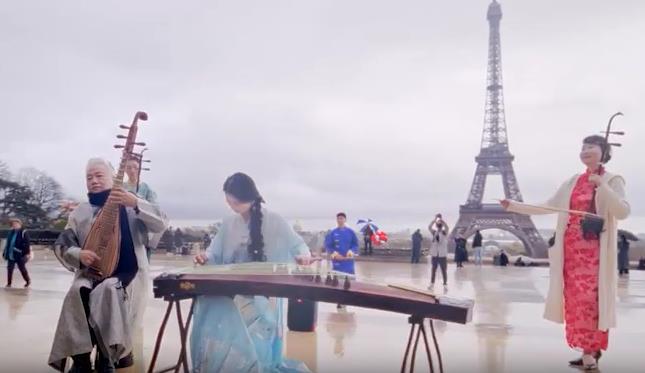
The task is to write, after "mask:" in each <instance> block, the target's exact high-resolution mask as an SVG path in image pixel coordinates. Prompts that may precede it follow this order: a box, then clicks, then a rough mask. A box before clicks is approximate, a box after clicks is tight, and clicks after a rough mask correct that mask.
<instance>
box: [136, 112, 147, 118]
mask: <svg viewBox="0 0 645 373" xmlns="http://www.w3.org/2000/svg"><path fill="white" fill-rule="evenodd" d="M136 116H137V118H139V119H140V120H148V113H146V112H145V111H137V114H136Z"/></svg>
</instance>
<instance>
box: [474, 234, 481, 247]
mask: <svg viewBox="0 0 645 373" xmlns="http://www.w3.org/2000/svg"><path fill="white" fill-rule="evenodd" d="M482 239H483V237H482V235H481V233H475V237H474V238H473V247H482Z"/></svg>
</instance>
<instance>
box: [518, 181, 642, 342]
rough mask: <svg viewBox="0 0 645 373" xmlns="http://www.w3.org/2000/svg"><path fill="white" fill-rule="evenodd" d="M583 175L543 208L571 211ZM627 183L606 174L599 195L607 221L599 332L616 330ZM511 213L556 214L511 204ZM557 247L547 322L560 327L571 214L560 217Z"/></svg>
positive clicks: (599, 211) (551, 254)
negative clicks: (621, 225) (620, 228)
mask: <svg viewBox="0 0 645 373" xmlns="http://www.w3.org/2000/svg"><path fill="white" fill-rule="evenodd" d="M579 177H580V175H575V176H573V177H572V178H570V179H569V180H567V181H566V182H565V183H564V184H562V186H560V188H559V189H558V191H557V192H556V193H555V195H554V196H553V197H551V198H550V199H549V200H548V201H547V202H546V203H544V204H543V205H541V206H544V207H549V206H551V207H557V208H562V209H569V206H570V199H571V193H572V192H573V188H574V187H575V185H576V181H577V180H578V178H579ZM624 188H625V180H624V179H623V178H622V177H621V176H619V175H614V174H611V173H608V172H606V173H605V174H604V175H603V177H602V183H601V185H600V186H599V187H598V188H597V192H596V209H597V214H598V215H600V216H602V217H603V218H604V219H605V226H604V231H603V232H602V233H601V234H600V268H599V273H598V312H599V320H598V329H599V330H608V329H609V328H614V327H616V291H617V278H618V274H617V273H616V272H617V269H616V268H617V263H616V261H617V254H616V250H617V248H616V246H617V242H618V240H617V230H618V224H617V220H622V219H625V218H627V216H628V215H629V213H630V207H629V204H628V203H627V201H626V200H625V190H624ZM508 210H509V211H511V212H517V213H520V214H526V215H545V214H553V213H554V212H553V211H552V210H549V209H545V208H542V207H540V206H529V205H526V204H523V203H520V202H515V201H511V203H510V205H509V208H508ZM558 215H559V216H558V225H557V228H556V236H555V244H554V245H553V247H551V248H550V249H549V264H550V268H549V271H550V279H549V293H548V295H547V298H546V304H545V309H544V318H546V319H547V320H550V321H554V322H557V323H563V322H564V299H563V298H564V279H563V270H564V233H565V230H566V228H567V223H568V218H569V217H568V214H566V213H558Z"/></svg>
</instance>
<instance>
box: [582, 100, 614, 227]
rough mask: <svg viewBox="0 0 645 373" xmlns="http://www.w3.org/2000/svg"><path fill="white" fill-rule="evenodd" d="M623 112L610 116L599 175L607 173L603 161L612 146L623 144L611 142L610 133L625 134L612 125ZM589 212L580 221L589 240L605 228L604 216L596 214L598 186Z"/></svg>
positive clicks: (597, 172)
mask: <svg viewBox="0 0 645 373" xmlns="http://www.w3.org/2000/svg"><path fill="white" fill-rule="evenodd" d="M621 115H623V113H621V112H618V113H616V114H614V115H612V116H611V118H609V123H608V124H607V129H606V130H605V132H604V135H605V143H606V144H607V146H606V147H603V149H602V154H601V156H600V162H601V164H600V166H599V167H598V170H597V171H596V172H595V173H596V174H597V175H603V174H604V173H605V167H604V166H603V163H604V162H605V161H606V159H607V154H608V153H607V152H608V151H609V147H610V146H621V144H619V143H611V142H609V136H610V135H618V136H622V135H624V134H625V132H623V131H612V129H611V125H612V122H613V121H614V118H616V117H617V116H621ZM588 212H589V214H587V215H585V216H584V218H583V219H582V220H581V221H580V226H581V228H582V235H583V237H584V238H585V239H588V240H593V239H598V238H599V237H600V233H602V231H603V230H604V226H605V221H604V219H603V218H602V217H600V216H598V215H596V188H594V191H593V196H592V198H591V206H590V207H589V211H588Z"/></svg>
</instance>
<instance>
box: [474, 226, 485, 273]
mask: <svg viewBox="0 0 645 373" xmlns="http://www.w3.org/2000/svg"><path fill="white" fill-rule="evenodd" d="M482 240H483V237H482V234H481V232H480V231H479V230H477V232H475V237H473V250H474V251H475V264H477V265H482V251H483V250H484V248H483V247H482Z"/></svg>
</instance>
